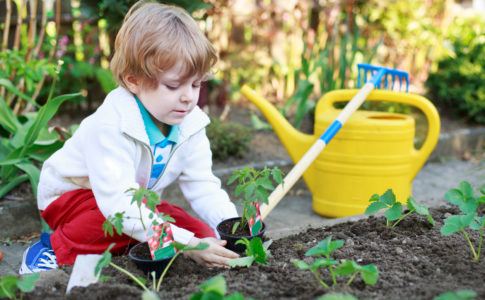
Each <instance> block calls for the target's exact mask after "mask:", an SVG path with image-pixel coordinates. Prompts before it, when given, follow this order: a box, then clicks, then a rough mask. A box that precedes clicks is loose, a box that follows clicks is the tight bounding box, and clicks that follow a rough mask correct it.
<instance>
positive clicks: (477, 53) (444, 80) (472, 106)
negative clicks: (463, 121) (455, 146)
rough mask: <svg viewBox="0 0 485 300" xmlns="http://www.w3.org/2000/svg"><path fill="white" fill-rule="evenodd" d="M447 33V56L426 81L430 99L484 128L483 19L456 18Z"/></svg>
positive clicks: (484, 48) (484, 25)
mask: <svg viewBox="0 0 485 300" xmlns="http://www.w3.org/2000/svg"><path fill="white" fill-rule="evenodd" d="M449 31H450V32H449V33H448V36H447V37H446V40H447V42H448V45H449V48H450V49H449V53H448V55H446V56H445V57H443V58H441V59H440V60H439V61H438V67H437V69H436V70H434V71H433V72H432V73H431V74H430V75H429V77H428V79H427V81H426V86H427V88H428V91H429V94H430V98H431V99H433V101H435V102H436V103H437V104H440V105H441V106H443V107H445V108H449V109H450V110H451V109H452V110H453V111H458V112H459V113H460V114H461V115H464V116H466V117H467V118H468V119H469V120H471V121H474V122H477V123H481V124H485V87H484V86H483V82H484V81H485V72H484V71H483V70H484V68H485V42H484V41H483V32H484V31H485V20H484V19H483V17H482V16H475V17H468V18H457V19H456V20H455V21H454V22H453V23H452V24H451V26H450V30H449Z"/></svg>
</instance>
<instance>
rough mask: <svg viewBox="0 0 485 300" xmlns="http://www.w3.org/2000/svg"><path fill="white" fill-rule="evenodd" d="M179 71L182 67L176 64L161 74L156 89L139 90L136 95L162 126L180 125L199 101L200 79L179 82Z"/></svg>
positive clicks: (192, 78)
mask: <svg viewBox="0 0 485 300" xmlns="http://www.w3.org/2000/svg"><path fill="white" fill-rule="evenodd" d="M181 69H182V65H181V64H180V63H177V64H176V65H175V66H174V67H172V68H171V69H170V70H168V71H166V72H164V73H163V75H162V77H161V78H160V84H159V85H158V87H157V88H156V89H153V90H147V89H139V91H137V93H136V95H137V96H138V98H139V99H140V101H141V102H142V103H143V105H144V106H145V108H146V109H147V110H148V111H149V112H150V114H151V115H152V116H154V117H155V118H156V119H157V120H158V121H160V122H162V123H164V124H168V125H177V124H180V123H182V121H183V119H184V118H185V116H186V115H187V114H189V113H190V112H191V111H192V110H193V109H194V107H195V105H196V104H197V101H199V90H200V84H201V79H200V78H199V77H196V76H193V77H191V78H189V79H188V80H187V81H186V82H180V81H179V75H180V74H181V73H182V72H181Z"/></svg>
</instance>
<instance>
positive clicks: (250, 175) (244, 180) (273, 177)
mask: <svg viewBox="0 0 485 300" xmlns="http://www.w3.org/2000/svg"><path fill="white" fill-rule="evenodd" d="M236 181H237V185H236V189H235V191H234V194H235V195H236V197H242V201H243V212H242V216H241V222H240V223H239V222H238V223H235V224H234V226H233V227H232V234H234V233H235V232H236V230H237V229H238V228H239V227H240V226H241V227H242V228H244V227H245V226H247V224H248V221H249V220H250V219H251V218H255V217H256V203H259V204H268V197H269V195H270V192H272V191H273V190H274V188H275V187H274V186H273V183H276V184H280V183H281V182H282V181H283V176H282V173H281V170H280V169H279V168H277V167H274V168H272V169H270V168H267V167H265V168H264V169H263V170H256V169H254V168H249V167H246V168H244V169H241V170H236V171H234V173H233V174H232V175H231V177H230V178H229V180H228V181H227V184H228V185H231V184H233V183H234V182H236Z"/></svg>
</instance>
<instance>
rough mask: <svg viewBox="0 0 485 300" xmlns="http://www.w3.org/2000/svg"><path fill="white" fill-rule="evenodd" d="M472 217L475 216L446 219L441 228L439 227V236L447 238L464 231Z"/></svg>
mask: <svg viewBox="0 0 485 300" xmlns="http://www.w3.org/2000/svg"><path fill="white" fill-rule="evenodd" d="M474 217H475V214H468V215H458V216H450V217H448V218H447V219H446V220H445V222H444V224H443V227H441V234H442V235H445V236H447V235H451V234H453V233H455V232H459V231H461V230H464V229H465V228H466V227H468V225H470V223H471V222H472V220H473V218H474Z"/></svg>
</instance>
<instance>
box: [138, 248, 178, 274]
mask: <svg viewBox="0 0 485 300" xmlns="http://www.w3.org/2000/svg"><path fill="white" fill-rule="evenodd" d="M128 257H129V258H130V260H131V261H132V262H134V263H135V265H136V266H137V268H138V269H140V270H142V271H143V272H144V273H145V274H151V273H152V272H153V271H155V274H156V276H157V277H160V276H161V275H162V273H163V270H164V269H165V267H166V266H167V265H168V263H169V261H170V259H171V258H166V259H161V260H152V259H151V256H150V250H149V248H148V243H147V242H144V243H139V244H137V245H135V246H134V247H133V248H131V249H130V252H128Z"/></svg>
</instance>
